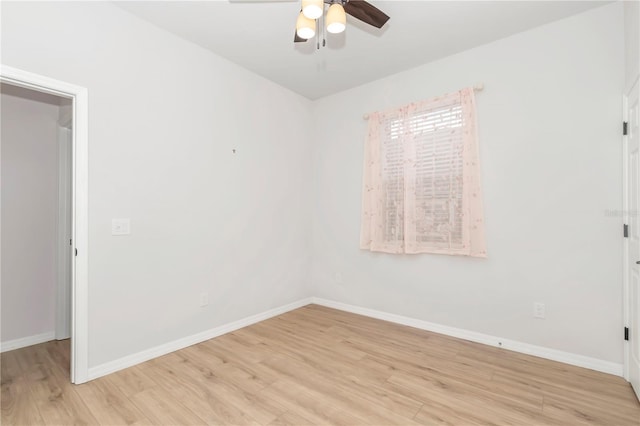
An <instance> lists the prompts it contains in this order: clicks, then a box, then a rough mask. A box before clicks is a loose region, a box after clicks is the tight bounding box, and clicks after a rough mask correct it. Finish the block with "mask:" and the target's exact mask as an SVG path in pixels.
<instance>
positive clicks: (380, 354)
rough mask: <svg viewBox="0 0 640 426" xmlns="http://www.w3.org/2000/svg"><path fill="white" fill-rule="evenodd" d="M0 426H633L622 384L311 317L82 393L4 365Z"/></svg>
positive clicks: (56, 362)
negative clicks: (305, 425) (577, 425)
mask: <svg viewBox="0 0 640 426" xmlns="http://www.w3.org/2000/svg"><path fill="white" fill-rule="evenodd" d="M1 362H2V400H1V403H2V418H1V420H2V424H4V425H10V424H16V425H35V424H105V425H120V424H149V423H153V424H165V425H169V424H171V425H178V424H180V425H182V424H237V425H245V424H252V425H254V424H260V425H302V424H338V425H356V424H371V425H390V424H401V425H411V424H428V425H431V424H458V425H470V424H483V425H487V424H521V425H543V424H554V425H576V424H603V425H636V426H637V425H640V404H639V403H638V401H637V400H636V399H635V397H634V395H633V392H632V390H631V388H630V386H629V384H628V383H626V382H625V381H624V380H623V379H621V378H619V377H614V376H610V375H607V374H603V373H598V372H595V371H591V370H586V369H582V368H578V367H572V366H569V365H565V364H560V363H556V362H552V361H547V360H543V359H540V358H535V357H531V356H527V355H522V354H518V353H514V352H509V351H506V350H502V349H497V348H492V347H488V346H484V345H480V344H476V343H471V342H466V341H463V340H458V339H453V338H449V337H446V336H442V335H438V334H434V333H429V332H425V331H421V330H416V329H413V328H410V327H404V326H399V325H395V324H391V323H387V322H384V321H378V320H374V319H370V318H365V317H361V316H358V315H353V314H349V313H345V312H340V311H336V310H332V309H328V308H324V307H320V306H315V305H310V306H306V307H304V308H301V309H298V310H296V311H293V312H289V313H287V314H284V315H281V316H279V317H276V318H272V319H270V320H267V321H264V322H261V323H259V324H255V325H252V326H250V327H247V328H244V329H242V330H238V331H236V332H233V333H230V334H227V335H224V336H221V337H218V338H216V339H212V340H209V341H206V342H204V343H201V344H198V345H195V346H191V347H189V348H186V349H183V350H180V351H177V352H174V353H171V354H169V355H165V356H163V357H160V358H157V359H155V360H152V361H149V362H146V363H144V364H141V365H138V366H135V367H132V368H129V369H126V370H123V371H120V372H118V373H115V374H111V375H109V376H106V377H103V378H100V379H97V380H94V381H92V382H90V383H86V384H83V385H79V386H74V385H71V384H69V383H68V382H69V379H68V377H69V374H68V369H69V368H68V366H69V345H68V342H64V341H63V342H49V343H45V344H41V345H36V346H32V347H29V348H24V349H19V350H15V351H11V352H6V353H4V354H2V356H1Z"/></svg>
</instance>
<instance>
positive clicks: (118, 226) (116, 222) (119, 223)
mask: <svg viewBox="0 0 640 426" xmlns="http://www.w3.org/2000/svg"><path fill="white" fill-rule="evenodd" d="M130 234H131V219H128V218H127V219H111V235H130Z"/></svg>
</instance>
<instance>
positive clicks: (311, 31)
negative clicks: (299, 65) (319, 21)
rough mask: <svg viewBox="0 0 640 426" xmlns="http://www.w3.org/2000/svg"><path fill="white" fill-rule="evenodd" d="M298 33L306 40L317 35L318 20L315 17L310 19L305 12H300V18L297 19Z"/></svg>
mask: <svg viewBox="0 0 640 426" xmlns="http://www.w3.org/2000/svg"><path fill="white" fill-rule="evenodd" d="M296 34H298V37H300V38H303V39H305V40H308V39H310V38H311V37H313V36H314V35H316V22H315V21H314V20H313V19H309V18H307V17H306V16H304V13H302V12H300V15H298V20H297V21H296Z"/></svg>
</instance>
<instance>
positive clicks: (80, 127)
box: [0, 65, 89, 383]
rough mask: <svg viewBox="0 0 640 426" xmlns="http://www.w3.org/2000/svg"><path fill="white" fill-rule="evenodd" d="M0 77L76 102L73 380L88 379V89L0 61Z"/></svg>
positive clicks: (2, 80)
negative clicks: (0, 62) (0, 63)
mask: <svg viewBox="0 0 640 426" xmlns="http://www.w3.org/2000/svg"><path fill="white" fill-rule="evenodd" d="M0 81H1V82H3V83H7V84H11V85H13V86H18V87H24V88H27V89H32V90H37V91H38V92H44V93H49V94H52V95H56V96H62V97H65V98H69V99H71V100H72V102H73V113H72V114H73V128H72V143H71V151H72V165H71V167H72V169H71V170H72V172H71V174H72V178H71V181H72V183H71V186H72V194H73V196H72V204H71V216H72V219H71V235H72V236H71V238H72V239H73V249H75V250H77V254H76V256H71V259H72V260H71V368H70V371H71V382H72V383H84V382H86V381H87V380H88V376H89V328H88V324H89V321H88V312H89V310H88V287H89V275H88V265H89V253H88V246H89V226H88V223H89V222H88V219H89V214H88V213H89V204H88V198H89V189H88V188H89V186H88V181H89V156H88V146H89V128H88V127H89V120H88V109H89V103H88V93H87V89H86V88H84V87H80V86H76V85H73V84H69V83H65V82H63V81H59V80H54V79H52V78H49V77H45V76H42V75H38V74H34V73H31V72H27V71H23V70H19V69H16V68H13V67H9V66H5V65H0Z"/></svg>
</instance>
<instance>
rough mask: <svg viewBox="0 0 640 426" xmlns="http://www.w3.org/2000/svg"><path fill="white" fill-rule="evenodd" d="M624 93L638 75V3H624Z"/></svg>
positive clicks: (639, 7)
mask: <svg viewBox="0 0 640 426" xmlns="http://www.w3.org/2000/svg"><path fill="white" fill-rule="evenodd" d="M624 46H625V55H624V56H625V88H626V89H627V90H626V91H625V93H626V92H628V91H629V90H630V89H631V86H632V85H633V83H634V82H635V81H636V79H637V78H638V75H640V1H637V0H636V1H625V2H624Z"/></svg>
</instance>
